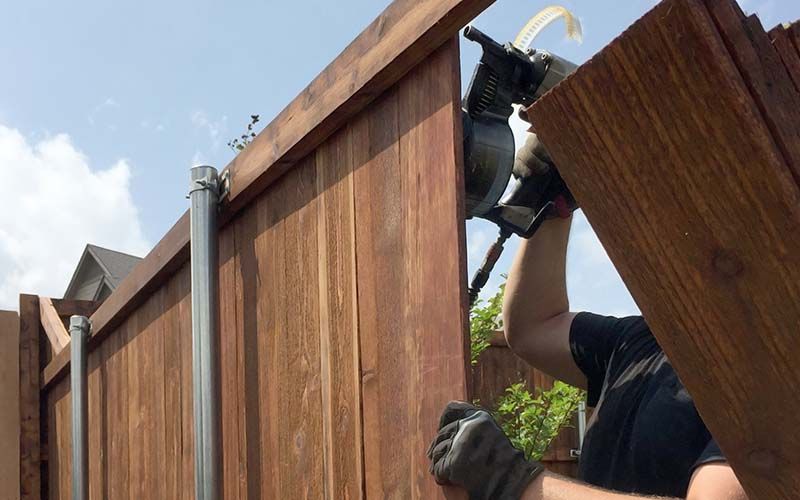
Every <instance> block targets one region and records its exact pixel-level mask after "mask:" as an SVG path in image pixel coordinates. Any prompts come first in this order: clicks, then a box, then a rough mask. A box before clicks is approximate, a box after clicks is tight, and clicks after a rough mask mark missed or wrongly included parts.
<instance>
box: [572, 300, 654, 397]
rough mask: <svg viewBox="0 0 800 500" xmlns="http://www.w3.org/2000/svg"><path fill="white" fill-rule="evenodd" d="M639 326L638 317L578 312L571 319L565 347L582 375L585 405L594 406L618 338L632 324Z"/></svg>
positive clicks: (641, 320)
mask: <svg viewBox="0 0 800 500" xmlns="http://www.w3.org/2000/svg"><path fill="white" fill-rule="evenodd" d="M643 323H644V320H643V319H642V317H641V316H630V317H627V318H615V317H613V316H601V315H598V314H592V313H588V312H582V313H578V314H577V315H576V316H575V318H573V320H572V325H571V326H570V331H569V345H570V350H571V351H572V357H573V359H574V360H575V364H576V365H578V368H580V369H581V371H582V372H583V374H584V375H586V380H587V382H588V395H587V401H586V404H587V405H589V406H597V402H598V401H599V399H600V392H601V391H602V389H603V383H604V382H605V378H606V371H607V370H608V363H609V360H610V359H611V355H612V354H613V353H614V350H615V349H616V346H617V344H618V342H619V339H620V338H621V337H622V336H623V335H624V334H625V332H626V331H629V330H630V329H631V328H632V327H633V326H634V325H638V324H643Z"/></svg>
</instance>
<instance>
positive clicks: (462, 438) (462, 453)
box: [428, 401, 544, 500]
mask: <svg viewBox="0 0 800 500" xmlns="http://www.w3.org/2000/svg"><path fill="white" fill-rule="evenodd" d="M428 458H430V460H431V467H430V471H431V473H432V474H433V475H434V477H435V479H436V482H437V483H439V484H452V485H456V486H461V487H462V488H464V489H466V490H467V492H468V493H469V498H470V500H518V499H519V498H520V497H521V496H522V493H523V492H524V491H525V488H527V486H528V484H530V482H531V481H533V479H534V478H535V477H536V476H537V475H538V474H539V473H541V472H542V471H543V470H544V467H543V466H542V464H540V463H539V462H532V461H528V460H526V459H525V456H524V454H523V453H522V452H521V451H519V450H517V449H516V448H514V446H513V445H512V444H511V441H509V439H508V437H506V435H505V434H503V430H502V429H500V427H499V426H498V425H497V422H495V421H494V418H492V416H491V415H490V414H489V413H487V412H486V411H485V410H482V409H480V408H478V407H477V406H473V405H471V404H469V403H463V402H460V401H453V402H450V403H449V404H448V405H447V408H445V410H444V413H442V417H441V419H440V420H439V434H438V435H437V436H436V438H435V439H434V440H433V443H431V446H430V448H429V449H428Z"/></svg>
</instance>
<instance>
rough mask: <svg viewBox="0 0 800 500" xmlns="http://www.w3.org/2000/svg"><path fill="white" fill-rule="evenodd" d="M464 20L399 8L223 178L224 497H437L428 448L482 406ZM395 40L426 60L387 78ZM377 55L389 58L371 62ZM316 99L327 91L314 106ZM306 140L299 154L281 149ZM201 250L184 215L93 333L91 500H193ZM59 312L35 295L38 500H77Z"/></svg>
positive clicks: (30, 404)
mask: <svg viewBox="0 0 800 500" xmlns="http://www.w3.org/2000/svg"><path fill="white" fill-rule="evenodd" d="M450 3H451V4H452V5H451V6H448V5H447V2H428V3H427V5H425V4H423V5H422V6H421V7H420V5H418V4H416V3H415V2H398V3H396V4H393V6H391V7H390V8H389V9H388V10H387V11H386V12H385V13H384V14H383V15H382V16H381V18H379V20H378V21H376V23H375V24H373V25H372V26H371V27H370V28H368V29H367V30H366V31H365V34H362V35H361V37H359V39H357V40H356V41H355V42H354V43H353V44H352V45H351V46H350V47H348V49H347V50H346V51H345V52H344V53H343V54H342V56H340V58H339V59H337V61H338V62H334V63H333V64H332V65H331V67H329V68H328V70H326V71H325V72H323V74H322V75H320V77H318V78H317V80H315V82H314V83H312V84H311V86H310V87H309V89H310V90H309V89H307V91H306V92H304V94H303V95H301V96H300V97H299V98H298V100H296V101H295V103H293V104H292V105H290V106H289V108H287V109H294V110H295V112H294V113H292V112H284V113H283V114H281V115H279V117H278V118H276V121H275V122H273V124H271V125H270V126H268V127H267V129H265V131H264V132H262V134H261V135H260V136H259V139H257V140H256V141H255V142H254V143H253V144H252V145H250V146H249V147H248V148H247V149H246V150H245V152H244V153H242V154H241V155H240V156H239V157H238V158H237V159H236V160H235V161H234V162H233V163H232V165H231V166H230V167H229V168H230V170H231V172H232V177H233V184H232V186H231V194H230V197H229V199H228V200H227V203H226V204H225V206H223V208H222V217H221V218H222V221H223V225H222V228H221V230H220V233H219V245H220V262H219V272H220V344H219V346H218V347H219V356H220V358H219V366H220V372H221V373H220V377H221V412H222V415H221V422H222V425H221V427H222V429H221V430H222V436H221V440H222V443H221V449H222V461H223V463H222V470H223V488H222V489H223V492H224V495H225V498H323V497H325V498H361V497H370V498H403V499H406V498H424V499H430V498H440V497H442V495H443V490H442V488H440V487H439V486H437V485H436V484H435V482H434V481H433V480H432V478H431V476H430V474H429V473H428V471H427V458H426V457H425V450H426V447H427V445H428V443H429V441H430V440H431V439H432V438H433V436H434V435H435V431H436V425H437V422H438V416H439V413H440V412H441V410H442V409H443V408H444V405H445V404H446V403H447V401H449V400H451V399H466V398H468V397H469V393H468V391H467V386H468V380H467V369H468V363H469V350H468V336H467V334H466V333H467V321H466V319H467V315H466V282H465V274H466V273H465V271H466V269H465V266H466V261H465V237H464V231H465V228H464V207H463V200H462V196H463V179H462V175H463V166H462V163H461V157H460V154H461V130H460V126H461V111H460V99H461V89H460V74H459V54H458V43H457V41H456V40H455V39H454V38H453V36H452V35H453V33H452V31H453V30H454V29H457V26H460V25H461V24H463V23H465V22H466V21H467V20H468V19H469V18H470V17H472V15H474V14H475V13H476V12H475V8H476V7H475V6H470V7H469V8H468V9H465V7H464V5H462V4H461V3H460V2H450ZM420 11H421V12H420ZM420 16H422V17H420ZM453 16H455V17H453ZM437 19H439V21H442V22H444V23H445V25H449V24H448V23H450V24H452V23H456V24H453V25H452V27H451V28H448V29H449V30H450V33H445V35H446V36H444V37H443V36H442V34H441V33H439V32H438V31H430V29H429V28H430V27H431V26H433V27H436V26H437V23H438V22H439V21H437ZM431 23H432V24H431ZM437 29H439V30H441V25H439V28H437ZM398 30H399V31H398ZM409 30H410V31H411V33H409ZM401 34H409V35H411V36H412V41H416V40H418V39H421V40H423V42H424V43H422V45H415V44H412V43H411V42H409V41H404V42H403V43H404V44H406V45H408V44H410V45H409V46H410V47H411V49H413V51H412V52H408V51H407V50H406V51H405V52H402V53H401V55H400V57H399V59H400V60H399V62H398V60H392V59H390V62H391V61H394V62H392V63H391V64H390V65H389V66H388V68H390V73H389V74H383V73H381V71H385V68H386V67H387V66H386V62H385V61H383V60H382V58H383V57H385V56H387V54H386V51H391V50H398V49H397V47H396V37H397V36H399V35H401ZM376 36H380V37H387V36H388V37H389V39H390V40H395V41H392V42H391V43H392V46H391V47H389V46H388V45H387V44H386V42H378V43H377V46H378V49H379V52H380V53H377V54H376V53H375V52H374V51H375V50H376V49H375V46H376V43H375V37H376ZM363 37H366V38H365V39H362V38H363ZM410 55H413V57H410ZM379 60H380V61H379ZM342 61H344V62H342ZM345 63H347V64H345ZM364 64H376V65H377V64H380V65H379V66H376V68H378V69H380V70H381V71H377V70H376V69H374V68H370V67H363V68H362V66H363V65H364ZM398 64H399V66H398ZM345 68H346V69H348V70H349V72H347V73H345V72H344V69H345ZM359 69H364V72H362V73H359V71H358V70H359ZM369 71H373V73H375V74H376V75H378V76H375V75H370V74H369ZM348 75H349V76H348ZM347 78H361V79H366V83H364V86H363V87H359V86H358V85H359V82H358V81H350V82H349V83H348V82H343V81H342V80H346V79H347ZM391 79H394V80H395V81H394V82H391V81H390V80H391ZM323 84H325V85H327V86H328V87H333V89H331V88H326V89H325V92H324V93H323V94H322V95H320V94H317V93H315V89H317V88H321V86H322V85H323ZM340 85H344V87H339V86H340ZM384 87H385V88H384ZM354 89H355V90H359V89H361V90H363V93H358V92H356V93H353V92H354ZM340 91H341V92H345V93H350V94H348V95H350V97H349V98H348V99H345V101H344V103H343V104H341V105H339V106H338V107H333V108H331V113H334V112H335V114H336V116H337V117H336V119H335V120H334V123H335V125H336V127H335V128H334V127H333V126H332V125H330V123H332V122H331V121H330V120H329V119H328V118H327V117H325V116H323V117H322V118H320V116H321V115H320V114H321V113H324V112H325V111H326V110H325V108H326V106H333V104H332V103H331V101H330V99H331V98H332V97H331V96H334V97H335V98H338V97H339V96H338V94H336V93H337V92H340ZM367 98H369V100H367ZM315 100H316V101H318V102H315ZM367 102H369V106H368V107H364V105H365V104H366V103H367ZM293 106H294V108H293ZM297 106H300V107H301V108H302V109H299V108H297ZM358 106H360V108H361V109H358ZM345 108H346V113H345V114H346V115H347V117H346V119H343V118H342V116H344V115H343V114H342V113H344V111H342V109H345ZM286 113H288V115H287V114H286ZM329 116H330V115H329ZM304 119H305V120H307V121H308V122H313V123H311V125H309V123H305V124H303V123H302V122H303V120H304ZM298 122H300V125H298ZM276 123H277V125H276ZM293 127H294V128H295V129H296V130H295V132H296V133H297V134H301V133H302V135H298V136H296V137H289V136H287V135H286V134H289V133H290V131H291V130H292V128H293ZM297 127H301V128H300V129H298V128H297ZM320 127H322V129H325V130H321V129H320ZM314 134H316V136H317V139H316V140H313V141H312V140H310V139H307V138H308V137H309V136H310V135H314ZM263 137H270V138H271V139H272V140H271V141H270V140H266V141H265V140H264V139H261V138H263ZM298 144H300V145H299V146H298ZM281 148H284V151H283V152H281V151H280V150H281ZM300 152H303V154H300ZM276 154H277V155H278V156H276V157H274V158H272V155H276ZM294 155H297V157H296V158H294ZM287 158H290V159H291V160H290V159H287ZM259 172H260V173H259ZM254 186H257V187H254ZM187 243H188V227H187V218H186V216H184V217H183V218H182V219H181V220H180V221H179V222H178V223H177V224H176V225H175V227H173V229H172V230H171V231H170V232H169V233H168V234H167V235H166V236H165V237H164V239H162V240H161V241H160V242H159V243H158V245H157V246H156V247H155V249H154V250H153V251H152V252H151V253H150V254H149V255H148V256H147V258H146V259H145V260H144V261H143V262H142V263H140V265H139V266H138V267H137V268H136V269H134V270H133V272H132V273H131V275H130V276H128V277H127V278H126V279H125V280H124V281H123V283H122V284H121V285H120V287H119V288H118V289H117V290H116V291H115V293H114V294H113V295H112V296H111V297H109V298H108V299H107V300H106V301H105V302H104V303H103V304H102V305H100V306H99V308H98V309H97V311H95V312H94V314H93V315H92V316H91V319H92V323H93V331H92V336H91V338H90V342H89V348H90V354H89V366H88V372H89V375H88V394H89V423H88V428H89V456H90V459H89V492H90V497H91V498H97V499H100V498H114V499H118V498H193V495H194V491H193V486H194V480H193V449H192V420H193V417H192V391H191V376H192V373H191V331H190V323H191V322H190V302H191V301H190V279H189V266H188V262H187V261H186V257H187V252H186V249H187ZM58 309H59V307H58V305H57V304H54V303H53V302H52V301H48V300H44V299H40V298H39V297H36V296H29V295H23V296H21V298H20V313H21V320H22V326H21V328H20V334H21V338H20V359H21V367H20V374H21V380H20V389H21V393H22V394H21V402H22V405H23V409H22V410H21V415H22V436H21V445H22V450H21V465H22V471H21V491H22V497H23V498H39V497H41V498H53V499H56V498H68V497H69V496H70V484H71V477H70V475H71V467H72V466H71V456H70V450H71V446H70V411H71V408H70V399H69V397H68V396H69V378H68V377H67V376H66V375H68V373H69V348H68V346H67V347H65V346H66V344H67V343H68V339H67V338H66V337H65V335H66V333H65V330H64V323H63V320H64V317H65V315H64V311H63V310H60V311H59V310H58ZM62 309H63V308H62ZM450 493H451V494H449V495H448V497H451V498H456V497H459V496H460V495H461V494H460V492H457V491H452V492H450Z"/></svg>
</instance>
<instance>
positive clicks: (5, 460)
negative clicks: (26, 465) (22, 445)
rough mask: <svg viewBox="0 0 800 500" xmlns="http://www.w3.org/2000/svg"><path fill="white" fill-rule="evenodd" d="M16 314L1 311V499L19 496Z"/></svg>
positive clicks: (14, 498) (17, 332)
mask: <svg viewBox="0 0 800 500" xmlns="http://www.w3.org/2000/svg"><path fill="white" fill-rule="evenodd" d="M19 399H20V398H19V314H17V313H16V312H15V311H0V401H2V402H3V406H2V407H0V450H3V451H2V454H0V499H2V500H19V497H20V495H19V489H20V488H19V486H20V482H19V477H20V476H19V470H20V469H19V438H20V428H19V416H20V415H19Z"/></svg>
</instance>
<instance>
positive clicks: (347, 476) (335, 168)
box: [316, 127, 364, 499]
mask: <svg viewBox="0 0 800 500" xmlns="http://www.w3.org/2000/svg"><path fill="white" fill-rule="evenodd" d="M316 163H317V191H318V192H319V193H320V194H319V203H318V208H319V213H318V215H317V224H318V227H317V236H318V249H319V293H320V296H319V310H320V313H319V314H320V359H321V368H322V371H321V375H322V412H323V418H322V423H323V431H324V435H325V443H324V452H325V479H326V482H325V491H326V497H327V498H347V499H358V498H363V491H362V484H363V480H364V477H363V476H364V474H363V470H364V458H363V444H362V430H361V367H360V353H359V340H358V296H357V293H356V242H355V210H356V208H355V200H354V198H353V149H352V129H351V128H350V127H345V128H343V129H342V130H340V131H339V132H338V133H336V134H335V135H334V136H332V137H331V138H330V139H329V140H328V141H326V142H325V143H324V144H322V145H321V146H320V147H319V148H318V149H317V152H316Z"/></svg>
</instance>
